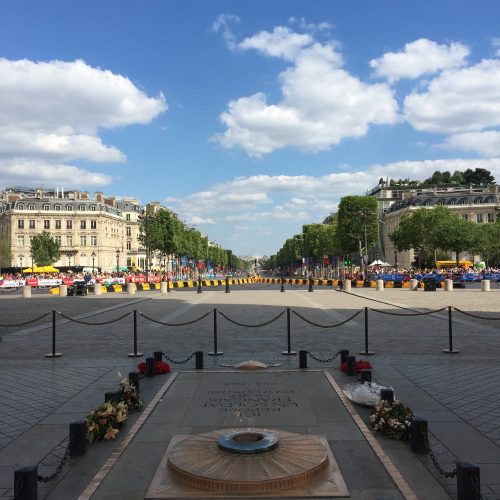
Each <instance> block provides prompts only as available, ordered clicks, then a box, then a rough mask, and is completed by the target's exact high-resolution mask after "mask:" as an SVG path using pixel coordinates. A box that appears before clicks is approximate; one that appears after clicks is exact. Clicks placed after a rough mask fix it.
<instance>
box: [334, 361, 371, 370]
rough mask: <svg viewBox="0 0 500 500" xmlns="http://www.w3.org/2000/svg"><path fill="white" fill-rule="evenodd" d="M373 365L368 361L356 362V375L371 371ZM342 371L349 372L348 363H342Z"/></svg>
mask: <svg viewBox="0 0 500 500" xmlns="http://www.w3.org/2000/svg"><path fill="white" fill-rule="evenodd" d="M371 369H372V365H371V364H370V363H369V362H368V361H363V360H361V361H356V373H359V372H360V371H361V370H371ZM340 371H342V372H347V363H346V362H344V363H341V365H340Z"/></svg>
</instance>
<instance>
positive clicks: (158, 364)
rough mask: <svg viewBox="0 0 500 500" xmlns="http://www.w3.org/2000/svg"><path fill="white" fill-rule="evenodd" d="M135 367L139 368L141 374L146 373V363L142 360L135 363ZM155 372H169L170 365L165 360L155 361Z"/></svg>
mask: <svg viewBox="0 0 500 500" xmlns="http://www.w3.org/2000/svg"><path fill="white" fill-rule="evenodd" d="M137 369H138V370H139V372H140V373H141V375H144V374H145V373H146V363H145V362H144V361H143V362H142V363H139V364H138V365H137ZM155 372H156V373H157V374H161V373H169V372H170V366H169V364H168V363H166V362H165V361H155Z"/></svg>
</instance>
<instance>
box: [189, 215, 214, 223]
mask: <svg viewBox="0 0 500 500" xmlns="http://www.w3.org/2000/svg"><path fill="white" fill-rule="evenodd" d="M188 222H189V223H190V224H194V225H196V224H215V221H214V220H213V219H211V218H210V217H205V218H204V217H199V216H197V215H194V216H192V217H191V218H190V220H188Z"/></svg>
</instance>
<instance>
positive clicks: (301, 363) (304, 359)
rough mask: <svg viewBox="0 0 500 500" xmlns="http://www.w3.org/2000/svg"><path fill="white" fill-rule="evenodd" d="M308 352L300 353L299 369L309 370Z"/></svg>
mask: <svg viewBox="0 0 500 500" xmlns="http://www.w3.org/2000/svg"><path fill="white" fill-rule="evenodd" d="M308 354H309V353H308V351H299V368H303V369H306V368H307V355H308Z"/></svg>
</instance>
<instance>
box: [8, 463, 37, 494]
mask: <svg viewBox="0 0 500 500" xmlns="http://www.w3.org/2000/svg"><path fill="white" fill-rule="evenodd" d="M14 498H15V499H16V500H37V498H38V465H34V466H32V467H23V468H22V469H17V470H16V471H14Z"/></svg>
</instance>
